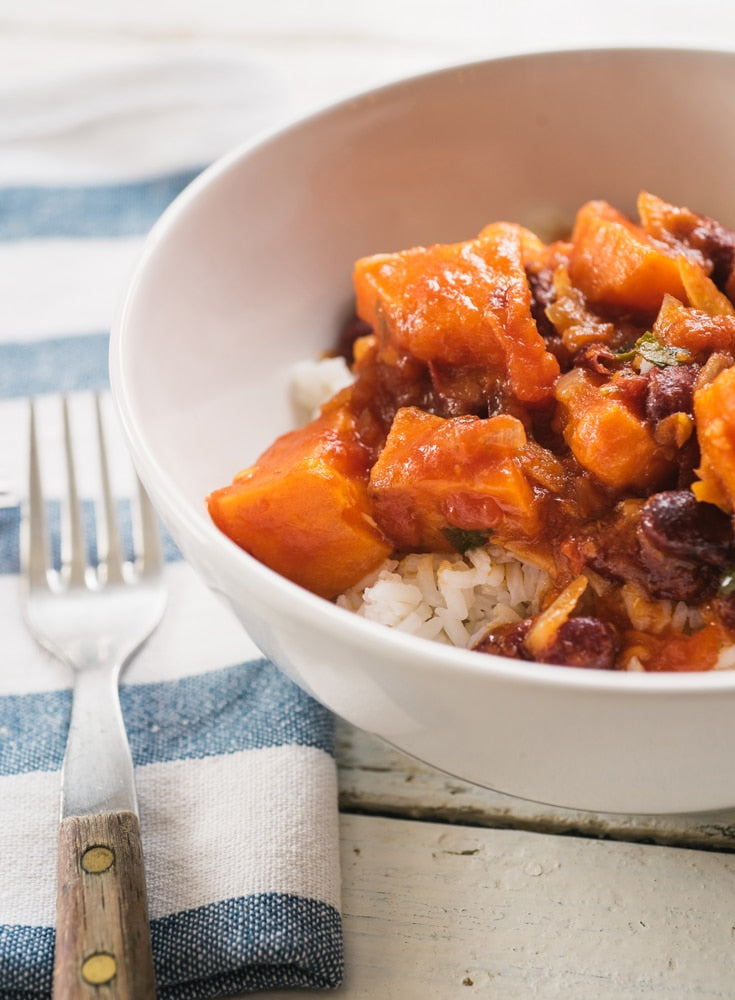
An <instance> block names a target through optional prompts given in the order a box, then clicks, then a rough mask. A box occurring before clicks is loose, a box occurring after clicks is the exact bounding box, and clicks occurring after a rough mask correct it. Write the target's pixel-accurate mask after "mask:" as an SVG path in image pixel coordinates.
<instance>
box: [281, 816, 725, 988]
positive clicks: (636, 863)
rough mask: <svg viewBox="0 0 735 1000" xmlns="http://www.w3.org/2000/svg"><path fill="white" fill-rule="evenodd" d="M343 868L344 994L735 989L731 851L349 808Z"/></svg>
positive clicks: (344, 832)
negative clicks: (433, 820)
mask: <svg viewBox="0 0 735 1000" xmlns="http://www.w3.org/2000/svg"><path fill="white" fill-rule="evenodd" d="M342 866H343V879H344V890H343V905H344V926H345V934H346V960H347V971H346V979H345V983H344V986H343V987H342V988H341V989H340V990H338V991H337V993H336V995H337V996H340V997H344V998H345V1000H347V998H349V1000H368V998H369V1000H374V998H376V997H380V998H382V1000H392V998H395V1000H434V998H436V1000H450V998H454V997H457V998H460V997H461V998H464V1000H468V998H470V997H471V996H474V995H478V996H488V997H491V996H492V997H503V998H505V997H507V998H512V1000H530V998H534V1000H556V998H558V997H564V1000H632V998H637V997H641V996H647V997H662V998H663V997H666V998H673V997H675V998H676V1000H684V998H687V997H691V998H695V997H696V998H708V1000H715V998H719V1000H722V998H729V1000H731V998H732V997H733V995H735V988H734V987H733V982H735V979H734V978H733V974H734V973H735V926H734V925H735V902H734V900H735V855H732V854H720V853H715V852H710V851H694V850H686V849H681V848H664V847H657V846H653V845H647V844H630V843H620V842H613V841H603V840H593V839H590V838H580V837H560V836H551V835H547V834H540V833H528V832H520V831H513V830H499V829H492V828H483V827H463V826H449V825H446V824H439V823H427V822H416V821H410V820H409V821H405V820H397V819H385V818H381V817H376V816H357V815H354V816H353V815H348V816H343V817H342ZM307 995H314V996H316V995H318V994H316V993H313V994H312V993H309V994H307ZM267 996H268V1000H288V997H293V996H294V994H293V993H276V994H268V995H267ZM322 996H323V994H322ZM264 1000H265V998H264Z"/></svg>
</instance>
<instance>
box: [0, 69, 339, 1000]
mask: <svg viewBox="0 0 735 1000" xmlns="http://www.w3.org/2000/svg"><path fill="white" fill-rule="evenodd" d="M159 55H160V54H159ZM95 74H96V75H94V77H93V78H92V77H90V76H88V77H87V78H80V79H75V78H73V75H69V74H67V75H65V76H64V78H63V79H62V80H60V81H59V84H58V86H57V87H54V86H51V85H50V81H46V86H45V87H44V88H37V89H36V90H34V91H33V92H32V93H31V92H26V93H25V94H24V93H23V92H22V91H21V92H18V93H16V94H15V95H14V101H13V104H12V107H13V109H14V114H13V115H6V116H5V118H4V119H3V126H2V129H0V146H2V149H3V156H2V157H0V161H2V163H3V164H4V167H2V166H0V303H1V306H0V636H1V637H2V667H1V668H0V810H1V812H0V816H1V819H2V821H1V822H0V998H2V1000H11V998H12V1000H17V998H21V997H22V998H24V1000H32V998H46V997H50V995H51V976H52V960H53V948H54V908H55V875H56V872H55V869H56V831H57V823H58V817H59V787H60V786H59V771H60V766H61V761H62V756H63V752H64V744H65V738H66V730H67V727H68V721H69V713H70V703H71V695H70V683H71V678H70V676H69V674H68V673H67V672H66V670H65V668H64V667H62V666H60V665H59V664H58V663H57V662H56V661H54V660H53V659H52V658H51V657H50V656H49V655H47V654H46V653H45V652H43V651H42V650H41V649H40V648H39V647H38V646H37V645H36V644H35V643H34V641H33V640H32V639H31V637H30V636H29V634H28V633H27V631H26V628H25V626H24V624H23V622H22V617H21V606H20V595H19V578H18V572H19V566H18V524H19V502H20V500H21V498H22V496H23V493H24V490H25V477H26V462H27V458H26V450H27V413H28V406H27V399H26V397H28V396H31V395H32V396H34V397H37V398H38V401H39V413H40V414H41V415H44V414H45V418H44V420H43V421H42V422H41V423H42V427H41V430H42V434H43V433H44V430H43V427H44V426H45V424H46V423H50V422H51V416H52V411H53V410H54V408H55V407H56V405H57V402H58V399H57V396H58V394H59V393H61V392H63V393H67V394H70V398H71V405H72V408H76V409H77V411H78V412H82V410H83V407H84V406H85V405H86V402H87V400H88V398H91V397H90V394H91V392H93V391H95V392H96V391H100V392H102V393H103V397H104V394H105V392H106V387H107V340H108V335H107V329H108V325H109V322H110V319H111V317H112V314H113V312H114V310H115V308H116V306H117V304H118V301H119V299H120V297H121V294H122V292H123V290H124V285H125V280H126V276H127V274H128V273H129V271H130V269H131V268H132V265H133V263H134V261H135V259H136V258H137V255H138V253H139V251H140V249H141V245H142V241H143V239H144V236H145V234H146V232H147V231H148V229H149V228H150V226H151V225H152V224H153V222H154V221H155V220H156V218H157V217H158V216H159V215H160V213H161V212H162V211H163V209H164V208H165V207H166V205H167V204H168V203H169V202H170V201H171V199H172V198H173V197H174V196H175V195H176V194H177V193H178V192H179V191H180V190H181V189H182V188H183V187H184V186H185V185H186V184H187V183H188V182H189V180H191V178H192V177H193V176H195V175H196V173H197V172H198V171H199V169H201V167H202V166H203V165H204V164H205V163H206V162H208V159H209V158H211V154H213V153H216V152H217V151H218V150H217V143H220V144H221V145H223V146H225V145H226V142H225V139H226V140H227V142H229V141H230V139H231V140H232V143H233V144H234V142H235V141H238V140H239V139H241V138H245V137H246V135H247V132H248V130H252V128H253V127H255V126H259V125H260V124H261V122H260V121H256V120H255V119H256V117H257V116H256V113H255V111H252V106H253V105H255V104H257V106H258V108H261V109H262V107H263V100H262V97H263V92H264V89H266V90H268V93H269V94H271V95H272V91H271V90H270V89H268V88H267V87H266V85H265V84H264V82H263V80H262V78H261V77H259V76H258V75H257V73H254V71H253V69H252V66H250V65H249V64H248V63H247V62H246V61H245V60H242V59H240V60H239V61H237V60H236V61H234V62H233V63H231V64H228V63H227V61H226V60H223V61H220V60H217V61H212V60H209V61H207V60H206V59H205V60H202V59H199V60H198V61H197V60H196V59H194V58H193V57H192V56H191V55H190V54H189V55H187V57H186V59H184V60H183V61H180V62H179V63H176V61H175V60H173V59H172V58H171V57H170V56H169V58H168V59H167V60H163V61H162V60H161V59H160V58H156V59H154V58H152V57H151V59H150V60H149V61H148V63H147V64H146V65H141V60H138V62H137V64H136V65H135V67H133V68H130V69H129V70H128V71H126V70H125V69H124V67H123V66H121V65H116V66H115V67H114V72H112V71H111V72H110V73H109V74H108V75H107V76H105V74H104V73H103V71H102V70H99V71H95ZM177 81H179V83H181V89H180V90H177ZM197 81H198V82H199V86H197V85H196V83H197ZM266 82H267V81H266ZM184 84H185V86H184ZM233 93H238V94H240V95H242V97H241V105H240V106H233V99H232V97H231V95H232V94H233ZM44 95H46V96H47V105H48V106H46V105H44V104H43V101H42V97H43V96H44ZM223 95H227V99H225V98H224V97H223ZM6 98H7V95H3V94H2V93H0V106H4V107H6V109H7V107H9V106H10V103H9V100H8V99H6ZM24 99H25V102H26V103H25V105H24V104H23V101H24ZM85 102H86V103H85ZM271 106H272V105H271ZM23 107H25V110H26V114H25V115H23V114H22V109H23ZM187 110H189V112H190V120H189V126H190V127H194V126H195V125H196V123H197V121H199V120H203V119H204V118H206V122H207V126H206V128H202V135H203V136H204V138H205V139H206V143H204V142H203V143H202V144H200V147H199V148H198V149H196V150H195V149H194V147H195V146H196V143H195V142H194V140H193V138H192V135H191V132H190V131H189V128H187V130H186V135H185V136H184V137H183V138H182V122H183V121H184V120H185V119H186V112H187ZM195 111H196V113H197V114H198V115H199V119H197V118H196V115H195ZM220 112H222V114H223V115H224V117H225V118H226V121H227V123H228V129H225V128H224V126H223V128H222V129H221V130H220V132H217V130H216V128H215V126H214V125H213V122H216V120H217V114H218V113H220ZM251 112H252V113H251ZM136 122H138V123H139V125H140V129H139V131H138V132H137V133H136V132H135V124H136ZM213 135H215V137H216V141H214V139H213ZM153 138H155V142H154V141H153ZM207 144H208V147H209V148H202V147H203V146H206V145H207ZM195 152H196V154H197V155H199V156H200V160H199V161H197V160H196V159H195V155H194V154H195ZM5 154H7V155H5ZM3 171H4V172H3ZM106 398H107V402H108V404H109V402H110V401H109V397H106ZM85 440H86V439H85ZM92 444H93V438H92V436H91V435H90V436H89V447H90V449H91V446H92ZM83 447H84V446H83ZM115 457H116V458H120V457H121V456H120V455H116V456H115ZM166 554H167V566H166V572H167V578H168V587H169V595H170V596H169V605H168V608H167V611H166V614H165V616H164V619H163V622H162V624H161V625H160V626H159V628H158V630H157V631H156V632H155V633H154V635H153V636H152V638H151V639H150V640H149V642H148V644H147V645H146V646H145V647H144V649H143V650H142V652H141V653H140V654H139V655H138V657H137V658H136V659H135V660H134V661H133V663H132V664H131V665H130V668H129V669H128V671H127V672H126V673H125V675H124V678H123V684H122V690H121V700H122V707H123V714H124V717H125V721H126V724H127V729H128V734H129V738H130V743H131V748H132V753H133V758H134V761H135V765H136V780H137V788H138V797H139V804H140V814H141V827H142V834H143V844H144V853H145V862H146V869H147V877H148V896H149V905H150V915H151V921H152V939H153V951H154V962H155V969H156V979H157V986H158V995H159V997H161V998H171V1000H187V998H208V997H224V996H233V995H235V994H239V993H244V992H251V991H255V990H258V989H265V988H287V987H334V986H336V985H337V984H338V983H339V982H340V979H341V974H342V963H343V959H342V932H341V921H340V911H339V902H340V873H339V853H338V851H339V842H338V816H337V789H336V766H335V760H334V746H333V735H334V734H333V719H332V718H331V716H330V715H329V713H328V712H327V711H326V710H325V709H323V708H322V707H321V706H320V705H318V704H317V703H316V702H314V701H313V700H312V699H311V698H310V697H308V696H307V695H306V694H305V693H304V692H302V691H301V690H300V689H299V688H297V687H296V686H295V685H294V684H292V683H291V682H290V681H289V680H288V679H287V678H286V677H285V676H284V675H282V674H281V673H280V672H279V671H277V670H276V669H275V668H274V666H273V665H272V664H271V663H269V662H268V661H267V660H265V659H264V658H263V657H262V656H261V654H260V653H259V651H258V650H257V649H256V648H255V646H254V645H253V644H252V643H251V641H250V640H249V638H248V637H247V636H246V634H245V633H244V631H243V630H242V628H241V626H240V625H239V624H238V623H237V622H235V620H234V618H233V617H232V615H231V613H230V611H229V610H228V609H226V608H225V607H224V605H223V604H221V603H220V602H219V600H218V599H217V598H215V597H214V595H212V594H211V593H210V592H209V591H208V590H207V589H206V588H205V587H204V586H203V584H202V583H201V582H200V581H199V580H198V578H197V577H196V576H195V575H194V573H193V571H192V570H191V568H190V567H189V566H188V565H187V564H186V563H185V562H184V561H183V560H182V559H181V557H180V555H179V553H178V551H177V550H176V547H175V546H174V544H173V543H172V542H171V540H170V539H166Z"/></svg>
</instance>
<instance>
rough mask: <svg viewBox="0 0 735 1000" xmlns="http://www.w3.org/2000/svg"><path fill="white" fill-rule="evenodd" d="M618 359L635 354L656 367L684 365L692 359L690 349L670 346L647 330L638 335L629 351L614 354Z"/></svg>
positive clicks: (621, 359) (627, 357)
mask: <svg viewBox="0 0 735 1000" xmlns="http://www.w3.org/2000/svg"><path fill="white" fill-rule="evenodd" d="M615 356H616V358H617V359H618V361H632V360H633V359H634V358H635V357H636V356H638V357H640V358H643V360H644V361H648V363H649V364H652V365H655V366H656V367H657V368H668V367H669V365H685V364H687V362H688V361H691V360H692V355H691V352H690V351H687V350H686V348H684V347H672V346H670V345H669V344H662V343H661V341H660V340H656V338H655V337H654V335H653V334H652V333H651V331H650V330H649V331H648V332H647V333H644V334H643V336H642V337H639V338H638V340H636V342H635V344H633V346H632V348H631V349H630V350H629V351H622V352H621V353H620V354H616V355H615Z"/></svg>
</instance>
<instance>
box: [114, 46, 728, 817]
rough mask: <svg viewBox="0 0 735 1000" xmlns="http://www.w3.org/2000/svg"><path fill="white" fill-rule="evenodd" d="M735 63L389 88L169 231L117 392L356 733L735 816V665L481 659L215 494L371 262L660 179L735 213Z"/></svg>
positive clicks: (464, 767) (621, 808)
mask: <svg viewBox="0 0 735 1000" xmlns="http://www.w3.org/2000/svg"><path fill="white" fill-rule="evenodd" d="M734 100H735V54H725V53H713V52H706V53H701V52H688V51H664V50H654V51H651V50H635V49H634V50H612V51H609V50H605V51H584V52H582V51H577V52H572V53H551V54H541V55H538V54H536V55H529V56H521V57H517V58H510V59H502V60H497V61H490V62H486V63H481V64H473V65H469V66H463V67H459V68H455V69H451V70H446V71H441V72H438V73H435V74H430V75H426V76H423V77H419V78H416V79H412V80H408V81H405V82H402V83H399V84H397V85H392V86H389V87H387V88H382V89H380V90H378V91H375V92H372V93H368V94H366V95H364V96H361V97H358V98H356V99H354V100H350V101H347V102H345V103H342V104H340V105H338V106H336V107H334V108H331V109H328V110H326V111H324V112H322V113H320V114H317V115H315V116H313V117H311V118H309V119H308V120H306V121H303V122H300V123H297V124H295V125H293V126H291V127H289V128H287V129H285V130H283V131H281V132H280V133H278V134H275V135H272V136H270V137H266V138H265V139H261V140H259V141H257V142H255V143H250V144H247V145H245V146H243V147H242V148H240V149H237V150H235V151H234V152H233V153H232V154H231V155H229V156H227V157H225V158H224V159H223V160H222V161H220V162H218V163H217V164H215V165H214V166H213V167H212V168H210V169H208V170H207V171H206V172H205V173H204V174H203V175H202V176H201V177H200V178H199V179H197V180H196V181H195V182H194V183H193V184H192V185H191V186H190V187H189V188H188V190H187V191H185V192H184V193H183V195H182V196H181V197H180V198H178V200H177V201H176V202H175V203H174V205H173V206H172V207H171V208H170V209H169V210H168V211H167V212H166V213H165V214H164V216H163V218H162V219H161V220H160V222H159V224H158V225H157V226H156V227H155V229H154V231H153V233H152V234H151V236H150V239H149V241H148V244H147V247H146V249H145V251H144V254H143V257H142V260H141V262H140V265H139V267H138V269H137V272H136V274H135V275H134V278H133V281H132V284H131V287H130V289H129V291H128V294H127V297H126V299H125V301H124V303H123V307H122V309H121V311H120V314H119V318H118V320H117V322H116V324H115V328H114V330H113V336H112V344H111V380H112V386H113V392H114V395H115V398H116V401H117V405H118V408H119V411H120V414H121V417H122V422H123V426H124V429H125V432H126V435H127V438H128V441H129V445H130V447H131V450H132V454H133V458H134V460H135V463H136V465H137V467H138V470H139V473H140V475H141V477H142V479H143V481H144V483H145V484H146V486H147V487H148V489H149V491H150V493H151V495H152V497H153V500H154V502H155V503H156V505H157V507H158V509H159V511H160V513H161V515H162V517H163V519H164V521H165V522H166V523H167V525H168V527H169V529H170V531H171V532H172V534H173V536H174V537H175V539H176V540H177V542H178V543H179V545H180V547H181V549H182V550H183V553H184V555H185V557H186V558H187V559H188V560H189V561H190V562H191V563H192V564H193V566H194V567H195V568H196V569H197V570H198V571H199V573H200V574H201V576H202V577H203V578H204V580H205V581H206V582H207V583H208V584H209V585H210V586H211V587H212V588H213V589H214V590H215V591H218V592H220V593H222V594H223V595H225V597H226V598H227V600H228V601H229V602H230V603H231V605H232V607H233V608H234V610H235V612H236V614H237V615H238V616H239V618H240V619H241V621H242V623H243V625H244V626H245V628H246V629H247V631H248V632H249V633H250V635H251V636H252V638H253V639H254V640H255V642H256V643H257V644H258V645H259V646H260V647H261V649H262V650H263V652H264V653H265V654H266V655H267V656H269V657H270V658H272V659H273V660H274V661H275V663H276V664H278V666H279V667H281V668H282V669H283V670H284V671H285V672H286V673H287V674H288V675H290V676H291V677H292V678H293V679H294V680H295V681H296V682H298V683H299V684H300V685H302V686H303V687H304V688H305V689H306V690H307V691H309V692H311V693H312V694H313V695H314V696H315V697H316V698H317V699H319V700H320V701H321V702H323V703H324V704H325V705H327V706H328V707H329V708H330V709H332V710H334V711H335V712H336V713H338V714H339V715H341V716H342V717H344V718H345V719H347V720H349V721H350V722H352V723H354V724H355V725H357V726H359V727H361V728H363V729H365V730H368V731H372V732H374V733H377V734H378V735H380V736H382V737H384V738H385V739H386V740H388V741H390V742H391V743H393V744H394V745H395V746H397V747H399V748H401V749H402V750H404V751H406V752H408V753H410V754H413V755H415V756H416V757H418V758H421V759H423V760H424V761H427V762H429V763H431V764H433V765H434V766H436V767H438V768H441V769H443V770H445V771H447V772H449V773H452V774H454V775H457V776H460V777H462V778H464V779H467V780H469V781H473V782H477V783H479V784H481V785H485V786H488V787H491V788H494V789H497V790H500V791H503V792H506V793H510V794H513V795H516V796H521V797H524V798H528V799H533V800H536V801H539V802H546V803H553V804H556V805H562V806H569V807H575V808H583V809H584V808H587V809H593V810H601V811H608V812H625V813H634V812H645V813H655V812H682V811H698V810H711V809H718V808H725V807H730V806H733V805H735V768H734V767H733V761H734V760H735V726H734V725H733V723H732V720H733V717H735V672H728V671H720V672H714V673H707V674H696V673H694V674H656V675H647V674H630V673H611V672H605V671H597V670H582V669H574V668H567V667H548V666H543V665H540V664H534V663H525V662H517V661H513V660H506V659H502V658H498V657H493V656H487V655H481V654H478V653H472V652H468V651H465V650H459V649H456V650H455V649H449V648H447V647H446V646H443V645H439V644H436V643H432V642H430V641H428V640H420V639H416V638H413V637H409V636H406V635H403V634H400V633H397V632H395V631H392V630H390V629H388V628H384V627H381V626H377V625H372V624H370V623H368V622H366V621H364V620H362V619H360V618H358V617H357V616H354V615H352V614H350V613H349V612H347V611H343V610H341V609H339V608H337V607H335V606H333V605H331V604H330V603H328V602H326V601H324V600H321V599H320V598H317V597H315V596H313V595H312V594H310V593H307V592H306V591H304V590H302V589H300V588H299V587H297V586H295V585H294V584H291V583H289V582H288V581H286V580H284V579H282V578H281V577H279V576H278V575H276V574H275V573H273V572H272V571H270V570H268V569H267V568H266V567H264V566H262V565H260V564H259V563H258V562H256V561H255V560H254V559H252V558H251V557H249V556H248V555H247V554H246V553H245V552H243V551H241V550H240V549H238V548H237V547H236V546H235V545H234V544H233V543H231V542H230V541H229V540H228V539H227V538H225V537H224V536H223V535H222V534H220V533H219V531H218V530H217V529H216V528H215V527H214V526H213V524H212V523H211V522H210V520H209V517H208V514H207V511H206V507H205V503H204V498H205V496H206V495H207V494H208V493H209V492H210V491H211V490H212V489H214V488H216V487H218V486H222V485H224V484H226V483H228V482H229V481H230V480H231V478H232V476H233V474H234V473H235V472H236V471H237V470H238V469H240V468H242V467H243V466H245V465H247V464H249V463H250V462H251V461H252V460H253V459H254V458H255V457H256V456H257V455H258V454H259V453H260V451H262V450H263V448H264V447H265V446H266V445H267V444H269V443H270V442H271V440H272V439H273V438H274V437H275V436H276V434H278V433H280V432H282V431H284V430H286V429H288V428H289V427H290V426H291V425H292V420H293V415H292V413H291V412H290V405H289V401H288V391H287V385H288V375H289V370H290V367H291V366H292V364H293V363H294V362H296V361H298V360H302V359H304V358H314V357H316V356H317V355H318V354H319V353H320V351H322V350H323V349H324V348H327V347H329V346H330V345H331V344H332V343H333V341H334V336H335V332H336V330H337V327H338V325H339V322H340V320H341V319H342V318H343V317H344V315H345V312H346V310H347V309H348V308H349V305H350V302H351V291H352V290H351V270H352V265H353V262H354V260H355V259H356V258H358V257H360V256H362V255H365V254H371V253H374V252H378V251H384V250H398V249H402V248H404V247H408V246H411V245H414V244H420V243H432V242H438V241H452V240H460V239H465V238H469V237H471V236H473V235H475V234H476V233H477V232H478V231H479V230H480V229H481V228H482V226H483V225H484V224H485V223H487V222H491V221H495V220H498V219H505V220H508V221H518V222H525V223H527V224H530V225H531V226H534V225H536V223H537V222H538V220H539V219H542V218H543V217H544V215H545V214H547V213H548V211H549V210H552V211H559V212H560V213H562V214H566V215H567V216H569V215H570V214H571V213H572V212H573V211H574V210H575V209H576V208H577V207H578V206H579V205H580V204H581V203H582V202H583V201H585V200H587V199H589V198H597V197H599V198H606V199H607V200H608V201H610V202H612V203H613V204H615V205H616V206H617V207H619V208H623V209H631V210H632V209H633V207H634V201H635V196H636V194H637V192H638V191H639V189H641V188H645V189H648V190H650V191H653V192H654V193H655V194H658V195H660V196H661V197H663V198H665V199H668V200H670V201H672V202H675V203H679V204H685V205H688V206H689V207H691V208H693V209H695V210H697V211H700V212H703V213H706V214H709V215H712V216H714V217H715V218H718V219H719V220H720V221H722V222H724V223H726V224H728V225H730V226H733V225H735V198H733V185H732V176H733V164H735V133H734V132H733V130H732V129H731V128H730V127H729V124H728V123H729V121H730V112H731V109H732V104H733V101H734Z"/></svg>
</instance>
